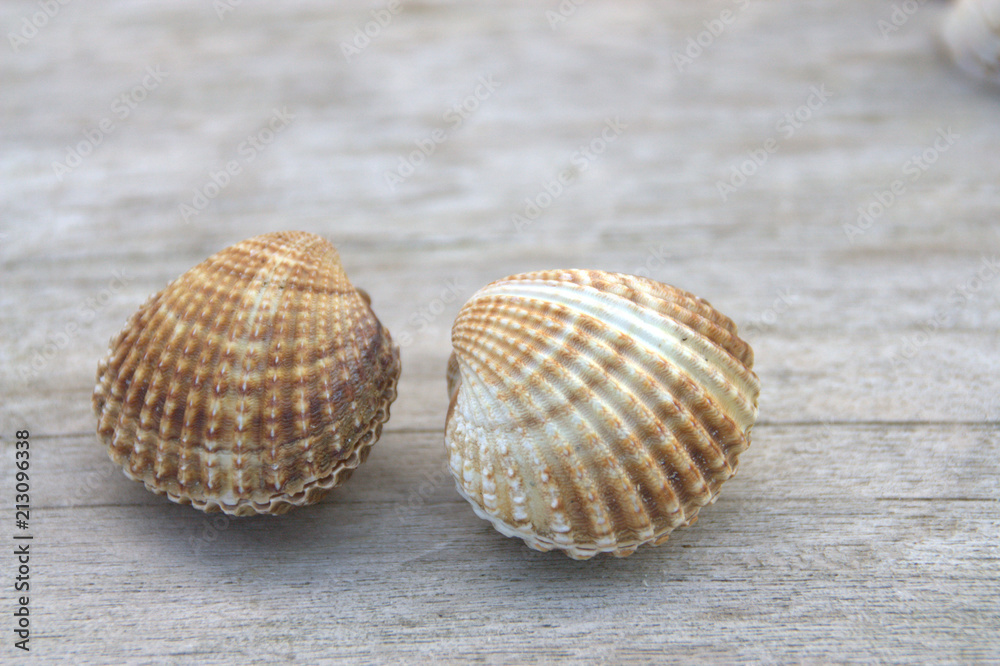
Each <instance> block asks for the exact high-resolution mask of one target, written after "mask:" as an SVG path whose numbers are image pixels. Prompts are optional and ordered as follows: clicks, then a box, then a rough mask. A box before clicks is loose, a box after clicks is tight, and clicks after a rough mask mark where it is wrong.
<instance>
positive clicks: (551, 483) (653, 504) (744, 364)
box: [445, 270, 760, 559]
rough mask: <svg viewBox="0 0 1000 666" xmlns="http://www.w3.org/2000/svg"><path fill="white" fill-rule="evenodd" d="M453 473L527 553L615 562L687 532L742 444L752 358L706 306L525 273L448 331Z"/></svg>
mask: <svg viewBox="0 0 1000 666" xmlns="http://www.w3.org/2000/svg"><path fill="white" fill-rule="evenodd" d="M452 344H453V346H454V353H453V354H452V356H451V359H450V361H449V364H448V391H449V395H450V397H451V404H450V406H449V409H448V417H447V423H446V426H445V444H446V446H447V448H448V451H449V453H450V462H449V465H450V468H451V472H452V474H453V476H454V477H455V479H456V482H457V485H458V490H459V492H460V493H461V494H462V495H463V496H464V497H465V498H466V499H467V500H468V501H469V502H470V503H471V504H472V507H473V509H474V510H475V512H476V513H477V514H478V515H479V516H480V517H481V518H484V519H486V520H488V521H490V522H491V523H492V524H493V526H494V527H495V528H496V529H497V530H499V531H500V532H502V533H503V534H505V535H507V536H516V537H520V538H521V539H524V540H525V542H527V544H528V545H529V546H531V547H532V548H534V549H536V550H552V549H554V548H555V549H559V550H562V551H564V552H565V553H567V554H568V555H569V556H570V557H572V558H574V559H586V558H589V557H593V556H594V555H596V554H597V553H600V552H609V553H612V554H614V555H616V556H619V557H622V556H626V555H629V554H631V553H632V552H634V551H635V549H636V547H638V546H640V545H642V544H647V543H652V544H659V543H661V542H663V541H665V540H666V539H667V536H668V535H669V533H670V532H671V531H672V530H673V529H674V528H676V527H679V526H682V525H689V524H691V523H692V522H694V520H695V518H696V517H697V515H698V511H699V509H700V508H701V507H703V506H705V505H706V504H708V503H710V502H712V501H714V499H715V497H716V495H717V493H718V491H719V487H720V486H721V485H722V483H723V482H724V481H726V480H727V479H729V478H730V477H731V476H732V475H733V474H734V473H735V472H736V466H737V464H738V462H739V460H738V459H739V455H740V453H742V452H743V451H744V450H745V449H746V448H747V447H748V446H749V444H750V429H751V427H752V426H753V423H754V421H755V420H756V417H757V397H758V394H759V391H760V385H759V381H758V379H757V376H756V375H755V374H754V373H753V372H752V366H753V352H752V350H751V349H750V347H749V346H748V345H747V344H746V343H745V342H743V341H742V340H741V339H740V338H739V337H737V331H736V326H735V324H733V322H732V321H731V320H730V319H729V318H728V317H725V316H723V315H722V314H720V313H719V312H717V311H716V310H715V309H714V308H712V306H711V305H709V304H708V303H707V302H706V301H704V300H702V299H700V298H698V297H696V296H693V295H692V294H689V293H687V292H685V291H681V290H680V289H676V288H674V287H670V286H667V285H665V284H660V283H659V282H655V281H653V280H649V279H645V278H641V277H635V276H631V275H622V274H618V273H607V272H602V271H586V270H563V271H540V272H535V273H524V274H521V275H513V276H511V277H508V278H505V279H503V280H499V281H497V282H493V283H491V284H489V285H487V286H486V287H484V288H483V289H481V290H480V291H478V292H477V293H476V294H474V295H473V296H472V298H471V299H470V300H469V302H468V303H466V304H465V305H464V306H463V307H462V309H461V311H460V312H459V314H458V317H457V318H456V320H455V324H454V327H453V328H452Z"/></svg>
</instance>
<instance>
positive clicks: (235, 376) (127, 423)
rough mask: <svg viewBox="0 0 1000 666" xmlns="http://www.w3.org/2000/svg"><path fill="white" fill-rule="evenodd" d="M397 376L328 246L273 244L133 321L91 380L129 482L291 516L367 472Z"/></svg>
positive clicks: (311, 241)
mask: <svg viewBox="0 0 1000 666" xmlns="http://www.w3.org/2000/svg"><path fill="white" fill-rule="evenodd" d="M399 372H400V364H399V349H398V348H397V347H395V346H393V344H392V340H391V339H390V337H389V332H388V331H387V330H386V329H385V328H383V327H382V325H381V324H380V323H379V321H378V319H377V318H376V317H375V314H374V313H373V312H372V310H371V308H370V307H369V305H368V303H367V302H366V299H365V298H364V297H363V296H362V294H361V293H360V292H359V290H357V289H355V288H354V287H353V286H352V285H351V283H350V282H349V281H348V279H347V275H346V274H345V273H344V269H343V267H342V266H341V264H340V258H339V256H338V254H337V251H336V249H335V248H334V247H333V245H331V244H330V243H329V242H327V241H326V240H324V239H323V238H321V237H319V236H316V235H314V234H310V233H305V232H293V231H289V232H280V233H271V234H265V235H263V236H257V237H255V238H251V239H249V240H245V241H243V242H242V243H238V244H236V245H233V246H232V247H229V248H226V249H224V250H222V251H221V252H218V253H217V254H215V255H213V256H211V257H209V258H208V259H206V260H205V261H204V262H202V263H201V264H199V265H198V266H195V267H194V268H192V269H191V270H189V271H188V272H186V273H184V274H183V275H181V276H180V277H179V278H177V279H176V280H174V281H173V282H171V283H170V284H168V285H167V286H166V288H164V289H163V291H161V292H159V293H157V294H155V295H153V296H152V297H151V298H150V299H149V300H148V301H147V302H146V303H145V305H143V306H142V307H141V308H140V309H139V310H138V311H137V312H136V313H135V314H134V315H132V317H131V318H130V319H129V320H128V322H127V323H126V324H125V327H124V328H123V329H122V331H121V332H120V333H119V334H118V335H117V336H116V337H114V338H113V339H112V340H111V348H110V350H109V352H108V354H107V356H106V357H105V358H104V359H103V360H102V361H101V362H100V365H99V366H98V369H97V387H96V388H95V389H94V396H93V405H94V411H95V412H96V414H97V416H98V425H97V433H98V435H99V436H100V438H101V440H102V441H103V442H104V443H105V444H106V445H107V447H108V452H109V454H110V455H111V458H112V459H113V460H114V461H115V462H116V463H118V464H119V465H121V466H122V467H123V469H124V471H125V474H126V475H127V476H128V477H130V478H132V479H135V480H136V481H142V482H143V483H144V484H145V485H146V488H148V489H149V490H151V491H153V492H154V493H157V494H166V495H167V497H169V498H170V499H171V500H173V501H175V502H180V503H182V504H187V503H191V504H192V505H193V506H195V507H197V508H199V509H202V510H204V511H216V510H222V511H224V512H226V513H228V514H232V515H238V516H246V515H253V514H258V513H271V514H278V513H284V512H285V511H287V510H288V509H290V508H291V507H292V506H303V505H307V504H313V503H315V502H318V501H319V500H320V499H322V498H323V497H324V496H325V495H326V494H327V493H328V492H329V491H330V489H331V488H333V487H334V486H336V485H338V484H340V483H342V482H343V481H345V480H346V479H347V478H348V477H349V476H350V475H351V472H352V471H353V470H354V469H355V468H356V467H357V466H358V465H359V464H361V463H362V462H364V460H365V459H366V458H367V456H368V452H369V450H370V447H371V445H372V444H373V443H374V442H375V441H376V440H377V439H378V437H379V434H380V433H381V430H382V424H383V423H385V421H386V420H387V419H388V418H389V405H390V404H391V403H392V401H393V400H394V399H395V397H396V382H397V380H398V379H399Z"/></svg>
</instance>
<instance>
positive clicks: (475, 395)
mask: <svg viewBox="0 0 1000 666" xmlns="http://www.w3.org/2000/svg"><path fill="white" fill-rule="evenodd" d="M481 362H482V365H481V366H480V367H479V369H478V370H473V369H472V366H471V365H469V363H468V360H467V359H463V358H461V357H459V368H460V371H461V372H462V378H463V379H462V385H463V387H465V390H464V391H462V392H461V393H460V394H459V400H462V398H464V399H465V401H466V402H465V403H464V404H463V405H462V406H463V407H464V409H462V412H461V415H462V420H463V421H464V422H466V423H476V422H477V421H476V420H475V418H476V417H479V419H480V420H479V421H478V422H479V423H480V424H482V426H483V427H488V428H489V429H490V430H491V431H492V432H494V433H496V432H500V433H509V435H510V437H509V440H510V441H508V442H507V443H506V444H505V445H504V447H503V448H502V449H501V450H500V451H499V452H497V453H498V454H499V455H501V456H502V458H503V460H504V461H508V462H509V463H510V467H509V469H511V470H512V471H513V472H514V474H513V475H510V474H507V472H506V469H504V470H501V471H503V472H504V473H505V474H507V475H506V476H502V477H501V478H502V481H501V484H502V485H501V486H500V487H498V488H495V489H494V491H493V493H494V495H495V496H496V501H495V507H496V512H497V518H498V519H499V520H501V521H502V522H505V524H508V525H509V527H510V528H511V529H520V530H523V529H524V526H525V525H526V524H527V523H528V522H529V521H528V518H527V515H526V516H525V517H522V518H518V514H517V512H516V511H515V510H514V504H516V502H514V498H513V493H514V492H515V491H514V488H515V487H516V486H521V488H522V491H523V490H525V489H526V486H527V485H528V480H529V478H530V473H529V471H528V469H526V465H527V464H528V463H527V461H526V460H525V459H524V457H523V456H522V455H521V454H522V453H523V451H522V447H525V446H527V445H528V443H527V442H526V441H524V440H522V439H520V438H519V437H518V436H517V435H518V433H519V431H521V430H523V427H522V426H521V425H520V424H522V423H523V418H524V414H523V412H522V413H521V414H516V413H514V412H513V411H511V407H510V405H509V404H508V403H507V402H505V401H503V400H500V399H499V398H498V396H497V392H496V391H495V390H493V388H492V387H493V384H491V383H488V382H486V381H485V380H484V379H483V378H482V377H481V375H482V374H483V373H484V371H488V372H490V373H491V376H492V377H494V378H495V381H497V383H501V384H502V383H503V377H502V375H500V374H499V373H497V372H496V366H494V365H492V364H490V363H489V359H482V361H481ZM469 401H471V402H469ZM466 410H469V411H470V412H471V413H470V414H466V413H465V412H466ZM498 411H502V412H504V413H503V414H498V413H497V412H498ZM466 416H471V417H472V418H466ZM504 417H507V418H504ZM504 423H510V424H512V426H513V427H506V428H505V427H504ZM466 428H468V426H466ZM467 435H468V433H466V437H465V438H464V441H465V451H464V454H463V456H462V457H463V461H462V462H463V469H461V470H457V473H459V474H461V475H462V477H461V478H463V479H464V478H465V465H466V464H469V465H471V466H473V468H474V469H475V468H476V467H475V463H476V462H478V463H479V467H478V469H482V468H483V451H482V450H481V448H480V447H479V446H476V445H475V444H474V443H473V442H471V441H469V439H468V437H467ZM501 436H502V435H501ZM511 448H513V449H514V450H511ZM498 462H499V461H498V460H497V459H496V458H494V459H492V460H490V464H491V465H492V466H493V475H494V477H495V476H496V474H497V470H496V467H497V463H498ZM453 469H454V468H453ZM529 469H530V467H529ZM473 482H474V483H475V485H473V486H469V487H466V492H467V493H469V494H474V492H475V491H476V490H478V492H479V494H480V496H482V492H483V488H482V486H483V479H482V473H481V472H480V473H478V474H474V475H473ZM501 488H502V490H503V491H505V492H506V494H504V493H502V492H501ZM505 500H506V501H505ZM489 513H491V514H492V513H493V512H492V511H490V512H489ZM503 516H507V517H508V518H509V521H510V522H507V521H506V520H504V518H503Z"/></svg>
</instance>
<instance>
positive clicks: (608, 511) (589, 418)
mask: <svg viewBox="0 0 1000 666" xmlns="http://www.w3.org/2000/svg"><path fill="white" fill-rule="evenodd" d="M522 314H525V315H530V312H529V311H527V310H526V311H525V312H524V313H522ZM536 330H540V329H536ZM484 333H485V334H486V335H489V336H491V337H493V338H495V339H494V340H493V344H494V345H495V347H496V350H497V353H496V357H497V358H498V359H501V360H502V359H504V358H507V357H508V355H504V354H502V353H501V352H503V351H505V350H506V351H508V352H509V353H510V355H513V354H514V353H515V352H516V351H517V350H516V349H515V348H514V343H513V341H512V337H511V336H510V335H509V334H508V335H504V333H505V332H503V331H496V330H485V331H481V332H480V334H481V335H482V334H484ZM533 342H536V343H538V342H541V343H542V344H533V345H530V346H531V347H532V348H533V349H541V350H542V351H544V350H545V349H546V347H547V346H548V344H549V343H550V339H549V338H541V337H539V338H536V339H535V340H534V341H533ZM561 342H562V341H557V342H552V343H551V346H552V347H553V348H558V347H559V346H561ZM538 355H542V356H544V354H542V352H538ZM588 361H590V359H588ZM536 365H537V367H536V368H535V370H534V372H533V373H532V374H531V375H529V377H526V378H525V380H524V382H525V383H526V384H528V383H531V381H532V379H534V380H535V381H538V380H541V381H543V382H544V386H545V387H546V388H545V389H544V390H543V389H542V386H540V385H539V386H538V387H537V388H538V390H537V393H539V394H544V392H545V390H547V391H548V392H549V393H553V394H557V395H559V396H562V397H565V398H571V394H572V392H574V391H576V390H578V389H580V388H584V389H587V390H588V391H591V392H593V387H592V386H590V383H589V382H587V381H586V380H585V379H584V378H583V377H582V376H581V375H580V374H579V373H576V372H572V371H567V373H564V374H562V375H557V374H554V373H552V372H549V371H547V369H546V367H545V362H544V361H543V362H542V363H538V364H536ZM560 367H563V366H560V365H558V364H557V365H556V368H560ZM593 367H594V368H598V367H599V366H597V365H596V364H593ZM497 374H498V375H499V376H500V377H502V376H503V375H502V373H497ZM473 376H475V373H473ZM567 379H572V380H573V381H574V382H575V386H572V387H566V388H564V387H562V386H560V384H559V380H562V381H566V380H567ZM535 393H536V392H527V393H526V394H525V395H524V396H523V398H524V399H525V400H527V401H529V403H530V404H529V405H527V406H530V407H532V409H531V411H532V412H535V413H546V412H547V407H546V406H545V405H543V404H541V403H539V402H537V401H536V400H535ZM569 402H570V404H574V402H573V401H572V400H570V401H569ZM577 407H578V405H575V406H574V413H575V414H576V419H577V421H578V422H580V423H581V424H585V425H586V426H587V427H588V428H589V429H590V432H591V433H601V431H602V429H601V428H600V427H599V423H598V417H597V415H593V414H589V413H588V412H587V411H586V410H580V409H578V408H577ZM569 420H570V419H568V418H567V417H566V416H565V415H564V416H563V417H562V419H561V421H562V422H561V423H559V425H560V426H564V427H559V428H558V430H559V431H560V433H561V434H560V439H561V440H562V441H563V442H564V443H565V451H566V452H567V455H569V456H570V457H571V459H572V460H573V461H575V463H574V462H569V463H565V464H558V462H559V461H558V456H554V455H548V456H547V458H548V460H547V463H548V467H549V468H550V469H554V470H560V469H566V470H574V469H575V470H580V471H583V472H585V474H584V475H583V476H582V477H581V478H579V479H576V478H572V474H560V475H561V476H563V477H564V478H563V480H562V483H561V484H555V486H554V487H555V488H560V487H561V488H563V490H564V492H566V494H567V495H569V497H563V498H560V499H562V500H564V501H565V500H569V503H571V504H574V505H575V504H579V505H581V506H586V505H587V500H588V499H590V497H591V496H593V495H595V494H600V495H601V497H600V501H601V503H602V505H603V506H602V509H601V512H602V514H603V515H604V517H605V518H606V520H607V522H608V528H607V529H601V528H599V527H598V519H599V516H586V514H581V513H580V512H578V511H577V512H573V517H574V518H575V519H576V520H577V521H578V522H579V521H581V520H584V521H587V522H589V523H590V524H589V525H587V526H586V527H587V528H588V529H590V531H591V532H592V533H593V534H595V535H596V534H597V533H598V532H602V533H616V534H617V533H619V532H622V531H625V530H631V531H635V529H634V528H633V527H628V526H627V525H621V522H622V521H621V519H620V517H619V519H616V518H615V515H616V513H618V511H616V510H613V508H612V505H611V504H610V503H609V502H610V498H609V497H608V496H607V494H606V493H601V492H600V491H599V490H598V489H599V488H601V486H602V484H600V483H599V482H598V480H599V479H601V478H603V476H604V475H603V474H602V473H601V471H600V466H599V461H598V456H596V455H595V456H580V455H579V452H578V447H577V446H576V444H577V442H576V439H577V433H576V432H575V431H574V430H573V428H572V427H571V426H572V424H571V423H568V421H569ZM549 423H552V421H551V420H550V421H549ZM531 431H532V430H530V429H529V432H531ZM602 434H603V433H602ZM550 436H552V435H550ZM594 439H595V440H596V441H600V438H599V437H595V438H594ZM533 446H534V448H535V450H536V451H538V452H540V453H541V454H543V455H545V454H546V453H547V452H548V451H549V449H550V448H551V449H554V448H555V447H554V446H553V444H552V441H551V440H549V441H547V442H540V441H535V442H533ZM604 448H605V455H606V456H607V457H611V458H617V456H616V455H615V453H614V452H613V451H612V450H611V448H610V447H609V446H605V447H604ZM556 473H557V474H559V473H558V472H556ZM618 477H619V478H618V481H619V483H620V484H621V485H622V486H623V487H625V488H627V492H628V494H629V495H630V499H631V503H632V504H633V505H638V506H639V507H640V509H641V511H642V513H643V515H644V516H645V523H646V525H650V524H651V520H650V516H649V514H648V511H647V507H646V506H645V502H644V501H643V500H642V494H641V493H640V492H639V491H638V487H637V485H636V484H635V481H634V479H632V478H631V476H630V475H628V474H618ZM569 488H572V489H573V490H572V491H571V492H567V491H568V489H569ZM595 499H596V498H595ZM541 501H542V502H545V499H541ZM550 501H551V500H550ZM591 501H594V500H591ZM545 504H546V505H548V504H549V502H545ZM614 505H615V506H616V507H618V509H619V510H623V509H624V505H625V503H624V502H618V501H616V502H614ZM581 515H582V516H584V517H581ZM536 527H537V528H541V529H543V530H545V531H548V529H549V528H550V525H537V526H536ZM577 527H578V528H579V527H583V526H582V525H578V526H577ZM570 534H572V532H571V533H570ZM536 537H537V538H541V536H540V535H536ZM550 543H551V544H553V545H555V544H558V545H559V547H561V548H567V547H573V548H576V547H578V546H579V547H580V548H586V546H585V545H579V544H576V542H575V541H574V542H572V543H569V544H567V543H566V542H565V541H559V540H554V539H552V540H550ZM581 552H583V551H581ZM594 552H596V551H594ZM591 554H594V553H591Z"/></svg>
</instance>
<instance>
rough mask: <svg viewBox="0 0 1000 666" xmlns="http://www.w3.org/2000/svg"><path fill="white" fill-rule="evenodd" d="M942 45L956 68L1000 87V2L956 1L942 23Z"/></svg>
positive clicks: (992, 0)
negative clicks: (948, 52)
mask: <svg viewBox="0 0 1000 666" xmlns="http://www.w3.org/2000/svg"><path fill="white" fill-rule="evenodd" d="M944 41H945V43H946V44H947V46H948V48H949V50H950V51H951V54H952V56H953V57H954V58H955V62H957V63H958V65H959V67H961V68H962V69H964V70H965V71H966V72H968V73H970V74H973V75H974V76H978V77H979V78H982V79H986V80H987V81H992V82H993V83H997V84H1000V0H959V2H957V3H956V4H955V7H954V8H953V9H952V10H951V12H950V13H949V15H948V18H947V19H946V20H945V25H944Z"/></svg>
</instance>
